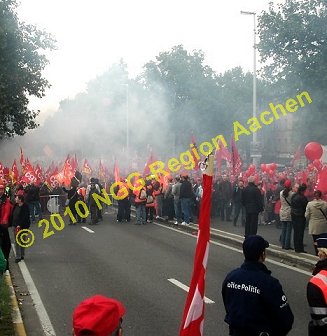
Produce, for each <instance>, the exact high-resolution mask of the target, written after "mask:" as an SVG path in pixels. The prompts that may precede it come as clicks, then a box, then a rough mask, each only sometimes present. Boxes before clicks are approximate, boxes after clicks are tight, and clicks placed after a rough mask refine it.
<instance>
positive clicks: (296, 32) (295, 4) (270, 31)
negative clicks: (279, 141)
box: [258, 0, 327, 142]
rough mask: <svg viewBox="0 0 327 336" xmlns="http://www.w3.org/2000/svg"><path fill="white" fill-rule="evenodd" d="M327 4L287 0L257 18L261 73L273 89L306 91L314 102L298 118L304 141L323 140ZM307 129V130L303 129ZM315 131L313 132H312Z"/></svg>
mask: <svg viewBox="0 0 327 336" xmlns="http://www.w3.org/2000/svg"><path fill="white" fill-rule="evenodd" d="M326 26H327V3H326V1H324V0H300V1H299V0H286V2H285V4H280V5H278V6H274V5H273V4H270V7H269V10H268V11H265V12H263V14H262V15H261V16H260V17H259V35H260V43H259V45H258V49H259V51H260V54H261V57H262V60H263V62H265V67H264V70H263V73H262V75H263V76H264V78H265V80H267V81H268V82H270V83H273V84H274V87H273V88H274V91H275V92H278V91H282V92H283V93H284V94H285V93H289V94H292V95H294V92H296V91H303V90H306V91H308V92H309V93H310V95H311V96H312V98H313V102H314V104H312V106H310V110H308V112H307V113H306V114H305V116H304V118H301V119H300V120H298V126H299V128H300V130H303V132H301V131H300V132H299V134H300V136H301V140H302V141H303V142H305V141H307V140H316V141H320V142H326V141H327V136H326V132H325V122H324V121H325V114H326V110H327V106H326V102H325V99H324V95H325V92H326V89H327V75H326V64H327V44H326V41H327V31H326ZM306 130H310V132H309V131H307V132H306ZM312 130H314V133H312Z"/></svg>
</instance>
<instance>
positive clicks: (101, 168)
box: [99, 160, 106, 180]
mask: <svg viewBox="0 0 327 336" xmlns="http://www.w3.org/2000/svg"><path fill="white" fill-rule="evenodd" d="M99 177H100V179H102V180H104V179H105V178H106V169H105V167H104V165H103V164H102V162H101V160H100V162H99Z"/></svg>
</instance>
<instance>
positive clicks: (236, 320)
mask: <svg viewBox="0 0 327 336" xmlns="http://www.w3.org/2000/svg"><path fill="white" fill-rule="evenodd" d="M222 296H223V301H224V305H225V309H226V317H225V322H226V323H228V324H229V327H230V330H231V335H233V334H235V335H237V334H242V335H248V336H257V335H259V333H260V332H263V331H266V332H268V333H269V335H270V336H284V335H287V333H288V332H289V331H290V330H291V328H292V325H293V321H294V317H293V313H292V311H291V309H290V307H289V304H288V302H287V298H286V296H285V294H284V292H283V289H282V286H281V285H280V283H279V281H278V280H277V279H275V278H274V277H272V276H271V272H270V271H269V270H268V269H267V267H266V266H265V265H264V264H263V263H260V262H253V261H245V262H244V263H243V265H242V266H241V267H240V268H237V269H236V270H234V271H232V272H230V273H229V274H228V275H227V277H226V279H225V280H224V283H223V286H222Z"/></svg>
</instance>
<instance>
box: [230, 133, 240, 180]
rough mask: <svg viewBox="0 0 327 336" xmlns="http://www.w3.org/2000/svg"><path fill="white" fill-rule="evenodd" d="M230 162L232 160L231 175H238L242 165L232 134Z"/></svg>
mask: <svg viewBox="0 0 327 336" xmlns="http://www.w3.org/2000/svg"><path fill="white" fill-rule="evenodd" d="M231 162H232V175H234V176H238V175H239V173H240V172H241V167H242V160H241V157H240V155H239V153H238V150H237V147H236V144H235V140H234V136H232V155H231Z"/></svg>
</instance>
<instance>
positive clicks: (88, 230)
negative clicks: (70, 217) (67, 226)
mask: <svg viewBox="0 0 327 336" xmlns="http://www.w3.org/2000/svg"><path fill="white" fill-rule="evenodd" d="M82 229H84V230H85V231H87V232H90V233H94V231H93V230H91V229H89V228H88V227H86V226H82Z"/></svg>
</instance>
